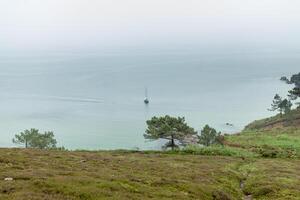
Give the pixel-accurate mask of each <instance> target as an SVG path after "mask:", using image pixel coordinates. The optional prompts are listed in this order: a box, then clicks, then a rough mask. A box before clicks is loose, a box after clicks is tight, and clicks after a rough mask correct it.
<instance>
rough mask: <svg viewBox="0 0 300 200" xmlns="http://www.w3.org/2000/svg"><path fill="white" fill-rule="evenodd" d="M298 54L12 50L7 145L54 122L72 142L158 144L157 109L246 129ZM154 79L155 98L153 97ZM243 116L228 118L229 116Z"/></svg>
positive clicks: (4, 80) (0, 63) (0, 141)
mask: <svg viewBox="0 0 300 200" xmlns="http://www.w3.org/2000/svg"><path fill="white" fill-rule="evenodd" d="M299 64H300V57H299V54H297V53H294V54H292V53H282V52H273V51H260V52H250V51H249V52H247V53H234V52H231V53H230V52H225V51H224V52H218V53H215V54H214V53H208V52H206V51H204V50H202V49H194V50H193V51H190V52H184V51H182V50H180V49H174V50H173V51H166V50H156V51H150V50H149V49H142V50H139V51H124V50H115V51H110V52H101V51H95V52H93V53H87V52H84V51H83V52H77V53H67V52H63V53H57V52H56V53H53V52H52V53H37V54H34V53H27V54H5V55H2V56H1V60H0V70H1V71H0V77H1V79H0V91H1V92H0V93H1V96H0V99H1V106H0V121H1V126H0V132H1V136H0V146H1V147H8V146H12V145H13V144H12V142H11V139H12V137H13V136H14V134H16V133H18V132H20V131H22V130H24V129H28V128H39V129H40V130H41V131H46V130H53V131H54V132H55V135H56V138H57V140H58V141H59V145H62V146H65V147H66V148H70V149H83V148H85V149H117V148H128V149H133V148H137V147H139V148H142V149H156V148H159V147H160V144H159V142H145V140H144V138H143V133H144V131H145V128H146V124H145V121H146V120H147V119H150V118H151V117H152V116H155V115H157V116H160V115H166V114H169V115H173V116H185V117H186V120H187V122H188V123H189V124H190V125H191V126H193V127H194V128H195V129H197V130H199V129H201V128H202V127H203V126H204V125H205V124H209V125H211V126H213V127H215V128H217V129H218V130H220V131H222V132H228V133H232V132H237V131H240V130H241V129H242V128H243V126H245V125H246V124H247V123H249V122H250V121H252V120H255V119H259V118H262V117H267V116H270V115H272V113H270V112H269V111H267V108H269V106H270V103H271V101H272V98H273V96H274V94H275V93H280V94H283V95H285V94H286V93H287V90H288V88H289V86H288V85H286V84H284V83H282V82H280V81H279V78H280V77H281V76H283V75H287V76H289V75H290V74H293V73H296V72H298V71H299ZM145 87H147V88H148V91H149V98H150V104H149V105H148V106H146V105H144V103H143V99H144V90H145ZM227 122H228V123H233V124H234V127H227V126H226V125H225V123H227Z"/></svg>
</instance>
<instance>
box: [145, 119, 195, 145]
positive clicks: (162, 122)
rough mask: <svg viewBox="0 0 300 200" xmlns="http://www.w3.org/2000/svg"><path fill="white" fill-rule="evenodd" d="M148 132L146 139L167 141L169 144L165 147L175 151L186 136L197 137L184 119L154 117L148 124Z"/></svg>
mask: <svg viewBox="0 0 300 200" xmlns="http://www.w3.org/2000/svg"><path fill="white" fill-rule="evenodd" d="M146 123H147V126H148V128H147V130H146V133H145V134H144V137H145V139H150V140H158V139H165V140H168V142H167V143H166V144H165V145H164V147H165V148H169V147H170V148H172V150H174V149H175V148H177V147H178V144H182V143H183V141H184V139H185V137H186V136H190V135H196V134H197V133H196V132H195V131H194V129H193V128H191V127H190V126H188V125H187V123H186V122H185V118H184V117H178V118H176V117H171V116H169V115H166V116H164V117H153V118H152V119H151V120H148V121H147V122H146Z"/></svg>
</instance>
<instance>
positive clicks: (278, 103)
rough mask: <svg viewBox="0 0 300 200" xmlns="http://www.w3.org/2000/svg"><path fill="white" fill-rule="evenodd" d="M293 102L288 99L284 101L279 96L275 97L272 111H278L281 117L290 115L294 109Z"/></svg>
mask: <svg viewBox="0 0 300 200" xmlns="http://www.w3.org/2000/svg"><path fill="white" fill-rule="evenodd" d="M292 106H293V104H292V102H291V101H290V100H288V99H282V98H281V97H280V96H279V95H278V94H276V95H275V96H274V99H273V103H272V105H271V109H269V110H270V111H276V110H278V111H279V113H280V115H282V113H285V114H286V113H288V112H289V111H290V110H291V109H292Z"/></svg>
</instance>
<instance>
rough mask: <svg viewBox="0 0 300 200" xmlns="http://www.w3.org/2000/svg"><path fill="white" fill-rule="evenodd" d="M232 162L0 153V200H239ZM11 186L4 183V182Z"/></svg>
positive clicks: (185, 157) (175, 157)
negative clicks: (219, 198)
mask: <svg viewBox="0 0 300 200" xmlns="http://www.w3.org/2000/svg"><path fill="white" fill-rule="evenodd" d="M241 161H242V159H240V158H232V157H208V156H197V155H176V154H174V155H173V154H159V153H147V154H144V153H130V152H126V153H122V152H114V151H111V152H72V151H70V152H67V151H39V150H24V149H1V150H0V199H1V200H2V199H9V200H14V199H51V200H52V199H55V200H59V199H64V200H65V199H85V200H89V199H91V200H92V199H93V200H94V199H213V195H226V196H228V197H230V198H231V199H240V198H241V197H242V191H241V190H240V189H239V187H238V184H239V183H238V178H237V176H236V174H235V173H233V172H231V171H229V170H228V171H226V170H225V168H224V166H226V165H228V164H230V163H239V162H241ZM6 177H12V178H14V181H12V182H6V181H4V178H6Z"/></svg>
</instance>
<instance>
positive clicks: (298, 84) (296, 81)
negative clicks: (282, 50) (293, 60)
mask: <svg viewBox="0 0 300 200" xmlns="http://www.w3.org/2000/svg"><path fill="white" fill-rule="evenodd" d="M281 80H283V81H285V82H286V83H287V84H293V85H294V88H293V89H291V90H290V91H289V95H288V96H289V98H290V100H296V99H298V98H299V97H300V72H299V73H298V74H294V75H292V76H291V78H290V79H288V78H286V77H282V78H281Z"/></svg>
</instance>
